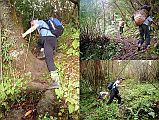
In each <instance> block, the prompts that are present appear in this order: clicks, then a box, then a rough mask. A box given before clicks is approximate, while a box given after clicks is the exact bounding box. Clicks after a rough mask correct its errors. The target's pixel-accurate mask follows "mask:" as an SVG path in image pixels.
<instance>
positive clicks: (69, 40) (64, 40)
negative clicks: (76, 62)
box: [58, 24, 80, 56]
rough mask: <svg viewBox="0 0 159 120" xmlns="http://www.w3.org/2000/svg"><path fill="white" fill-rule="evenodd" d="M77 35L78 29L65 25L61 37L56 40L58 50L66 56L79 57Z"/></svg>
mask: <svg viewBox="0 0 159 120" xmlns="http://www.w3.org/2000/svg"><path fill="white" fill-rule="evenodd" d="M79 34H80V31H79V29H75V28H74V26H73V25H72V24H67V25H66V26H65V31H64V33H63V35H62V36H61V37H60V38H58V39H59V40H58V49H59V50H60V51H61V52H63V53H66V54H68V55H72V56H79Z"/></svg>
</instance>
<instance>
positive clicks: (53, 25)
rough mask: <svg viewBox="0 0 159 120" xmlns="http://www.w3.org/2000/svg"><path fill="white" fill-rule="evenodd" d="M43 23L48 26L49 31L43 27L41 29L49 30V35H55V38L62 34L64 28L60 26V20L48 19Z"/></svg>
mask: <svg viewBox="0 0 159 120" xmlns="http://www.w3.org/2000/svg"><path fill="white" fill-rule="evenodd" d="M43 21H44V22H45V23H46V24H47V25H48V26H49V29H47V28H45V27H42V28H41V29H47V30H50V31H51V33H52V34H53V35H55V36H56V37H57V38H58V37H59V36H61V35H62V34H63V32H64V27H63V26H62V23H61V22H60V20H58V19H57V18H49V19H47V20H43ZM41 29H40V30H41Z"/></svg>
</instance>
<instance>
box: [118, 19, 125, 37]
mask: <svg viewBox="0 0 159 120" xmlns="http://www.w3.org/2000/svg"><path fill="white" fill-rule="evenodd" d="M123 31H124V20H123V18H122V20H120V21H119V32H120V35H121V34H122V33H123Z"/></svg>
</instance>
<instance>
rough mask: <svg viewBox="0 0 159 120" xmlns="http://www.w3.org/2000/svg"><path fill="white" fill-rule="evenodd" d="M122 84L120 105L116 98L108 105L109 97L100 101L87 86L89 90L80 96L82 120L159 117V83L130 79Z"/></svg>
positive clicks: (124, 119) (152, 118) (123, 119)
mask: <svg viewBox="0 0 159 120" xmlns="http://www.w3.org/2000/svg"><path fill="white" fill-rule="evenodd" d="M122 85H123V87H120V89H119V92H120V95H121V98H122V105H121V106H120V107H119V106H118V104H117V100H116V99H114V101H113V102H112V104H110V105H106V102H107V101H108V97H107V98H105V99H104V100H103V101H98V100H97V98H98V96H97V95H96V94H95V93H94V94H93V92H92V93H90V91H89V90H88V89H87V88H86V89H85V90H86V91H87V92H86V91H83V92H82V93H81V96H80V98H81V101H80V106H81V109H80V110H81V113H80V118H81V119H82V120H97V119H99V120H119V119H120V120H121V119H122V120H132V119H139V120H158V119H159V101H158V97H159V94H158V91H159V90H158V89H157V88H158V85H159V84H158V83H152V84H150V83H138V82H135V80H133V79H128V80H127V81H124V82H123V84H122ZM154 86H155V87H154ZM105 89H106V88H105ZM104 91H107V89H106V90H104Z"/></svg>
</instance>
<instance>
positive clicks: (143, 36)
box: [138, 24, 150, 46]
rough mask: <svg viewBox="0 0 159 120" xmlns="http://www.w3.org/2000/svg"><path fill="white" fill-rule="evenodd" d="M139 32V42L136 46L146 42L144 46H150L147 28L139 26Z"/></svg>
mask: <svg viewBox="0 0 159 120" xmlns="http://www.w3.org/2000/svg"><path fill="white" fill-rule="evenodd" d="M139 32H140V40H139V42H138V44H141V45H142V44H143V43H144V41H145V40H146V46H147V45H150V30H149V26H148V25H145V24H142V25H140V26H139Z"/></svg>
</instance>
